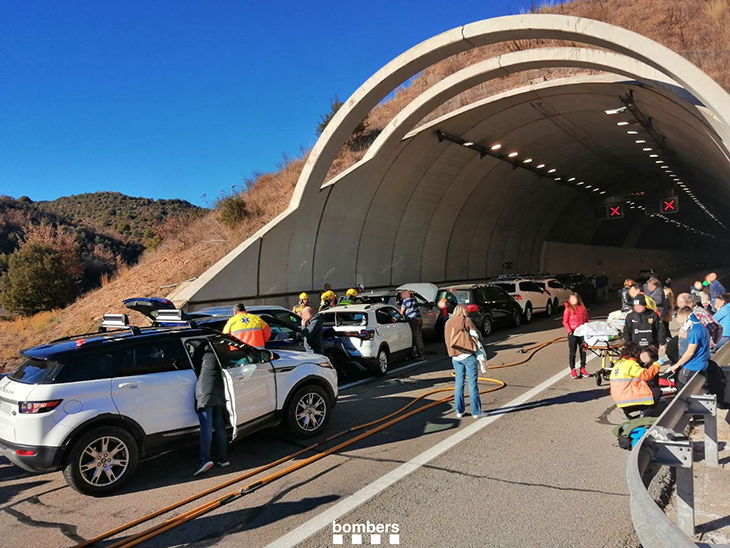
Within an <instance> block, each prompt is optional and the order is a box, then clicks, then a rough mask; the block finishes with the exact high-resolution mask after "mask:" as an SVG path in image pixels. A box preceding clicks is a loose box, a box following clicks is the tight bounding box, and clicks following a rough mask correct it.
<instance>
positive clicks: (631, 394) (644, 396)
mask: <svg viewBox="0 0 730 548" xmlns="http://www.w3.org/2000/svg"><path fill="white" fill-rule="evenodd" d="M657 373H659V364H658V363H654V364H653V365H651V366H650V367H648V368H646V369H644V368H643V367H641V366H640V365H639V364H638V363H636V362H635V361H634V360H632V359H631V358H626V359H623V360H621V361H620V362H618V363H617V364H615V365H614V366H613V370H612V371H611V397H612V398H613V401H615V402H616V405H617V406H618V407H627V406H629V405H654V395H653V394H652V393H651V388H650V387H649V385H648V384H647V383H646V381H648V380H649V379H653V378H654V377H655V376H656V375H657Z"/></svg>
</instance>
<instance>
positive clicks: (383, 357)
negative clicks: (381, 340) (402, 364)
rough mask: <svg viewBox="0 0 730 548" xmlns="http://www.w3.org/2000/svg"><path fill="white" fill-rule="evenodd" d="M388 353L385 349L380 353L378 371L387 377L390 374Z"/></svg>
mask: <svg viewBox="0 0 730 548" xmlns="http://www.w3.org/2000/svg"><path fill="white" fill-rule="evenodd" d="M388 365H389V364H388V351H387V350H385V349H384V348H381V349H380V352H378V370H379V371H380V373H382V374H383V375H385V374H386V373H387V372H388Z"/></svg>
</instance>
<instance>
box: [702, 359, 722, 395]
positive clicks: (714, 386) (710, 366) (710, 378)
mask: <svg viewBox="0 0 730 548" xmlns="http://www.w3.org/2000/svg"><path fill="white" fill-rule="evenodd" d="M705 377H707V390H708V391H709V392H710V394H714V395H715V396H716V397H717V403H718V405H724V404H725V382H726V380H727V379H726V377H725V372H724V371H723V370H722V368H721V367H720V366H719V365H717V363H716V362H715V361H713V360H710V361H709V362H707V370H706V371H705Z"/></svg>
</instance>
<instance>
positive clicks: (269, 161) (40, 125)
mask: <svg viewBox="0 0 730 548" xmlns="http://www.w3.org/2000/svg"><path fill="white" fill-rule="evenodd" d="M529 5H530V1H529V0H509V1H498V0H482V1H480V2H477V1H470V0H464V1H452V0H421V1H418V2H416V1H409V2H406V1H397V0H390V1H380V0H368V1H367V2H365V1H360V2H351V1H342V2H302V1H297V2H288V1H287V2H255V1H253V0H246V1H239V2H234V1H229V2H222V1H216V0H209V1H199V2H187V1H162V0H155V1H154V2H138V1H135V0H126V1H124V2H119V1H114V2H112V1H108V0H102V1H94V2H91V1H86V2H74V1H63V2H55V1H51V0H48V1H46V2H34V1H32V0H24V1H22V2H8V3H5V4H4V6H3V14H2V17H1V18H0V101H1V106H0V143H1V144H0V194H8V195H10V196H15V197H19V196H22V195H27V196H30V197H31V198H32V199H34V200H46V199H53V198H56V197H58V196H63V195H68V194H78V193H81V192H93V191H98V190H115V191H119V192H124V193H126V194H130V195H133V196H145V197H152V198H183V199H186V200H190V201H191V202H194V203H197V204H200V205H206V202H210V201H211V200H212V199H213V198H214V197H215V196H216V195H217V194H218V193H219V192H221V191H229V192H230V189H231V186H232V185H241V183H242V182H243V181H244V179H245V178H246V177H250V176H251V175H252V174H253V173H255V172H265V171H271V170H273V169H276V166H277V164H278V163H279V162H280V161H281V160H282V158H283V156H284V155H285V154H286V155H289V156H296V155H298V154H299V152H300V147H304V148H309V147H311V146H312V145H313V144H314V142H315V128H316V125H317V123H318V122H319V119H320V116H321V115H322V114H323V113H324V112H326V111H327V110H328V109H329V104H330V99H331V98H332V97H333V96H334V95H335V94H337V95H338V96H339V98H340V99H342V100H345V99H346V98H347V97H348V96H349V95H350V94H351V93H352V92H353V91H354V90H355V89H357V87H358V86H359V85H360V84H361V83H362V82H364V81H365V80H366V79H367V78H368V77H369V76H370V75H371V74H372V73H373V72H375V71H376V70H377V69H379V68H380V67H381V66H382V65H384V64H385V63H387V62H388V61H389V60H391V59H392V58H393V57H395V56H397V55H398V54H400V53H402V52H403V51H405V50H406V49H408V48H409V47H411V46H413V45H415V44H417V43H418V42H420V41H422V40H425V39H427V38H429V37H431V36H433V35H434V34H437V33H439V32H442V31H444V30H448V29H450V28H452V27H455V26H458V25H461V24H464V23H468V22H471V21H476V20H479V19H484V18H487V17H494V16H498V15H507V14H510V13H519V11H520V10H521V9H525V8H528V7H529ZM204 195H206V196H207V198H203V196H204Z"/></svg>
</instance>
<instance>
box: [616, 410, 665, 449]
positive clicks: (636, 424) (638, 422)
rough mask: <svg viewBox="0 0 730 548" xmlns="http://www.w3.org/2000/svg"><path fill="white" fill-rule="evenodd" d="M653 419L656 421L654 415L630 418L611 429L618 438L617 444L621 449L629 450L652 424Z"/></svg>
mask: <svg viewBox="0 0 730 548" xmlns="http://www.w3.org/2000/svg"><path fill="white" fill-rule="evenodd" d="M654 421H656V418H655V417H643V418H637V419H631V420H629V421H626V422H624V423H622V424H619V425H618V426H616V427H615V428H614V429H613V435H614V436H616V438H617V440H618V446H619V447H620V448H621V449H626V450H628V451H630V450H631V448H632V447H633V446H634V445H636V442H637V441H639V439H640V438H641V436H643V435H644V433H645V432H646V431H647V430H648V429H649V427H651V425H652V424H654Z"/></svg>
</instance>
